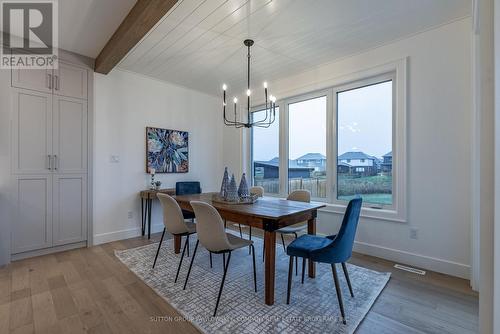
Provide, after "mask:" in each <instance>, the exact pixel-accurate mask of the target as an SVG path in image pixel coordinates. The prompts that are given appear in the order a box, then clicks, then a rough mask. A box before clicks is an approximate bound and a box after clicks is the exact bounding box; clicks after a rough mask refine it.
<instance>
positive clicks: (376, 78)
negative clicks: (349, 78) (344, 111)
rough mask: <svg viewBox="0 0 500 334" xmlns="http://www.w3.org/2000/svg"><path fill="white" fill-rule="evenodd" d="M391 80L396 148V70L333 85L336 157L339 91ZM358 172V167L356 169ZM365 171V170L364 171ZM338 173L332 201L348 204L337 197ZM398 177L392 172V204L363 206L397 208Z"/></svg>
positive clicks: (334, 152) (336, 161)
mask: <svg viewBox="0 0 500 334" xmlns="http://www.w3.org/2000/svg"><path fill="white" fill-rule="evenodd" d="M389 81H391V82H392V150H394V145H395V144H396V138H395V137H396V136H395V134H396V123H395V119H396V109H397V106H396V94H397V92H396V73H395V72H389V73H385V74H381V75H377V76H373V77H370V78H366V79H361V80H356V81H354V82H350V83H348V84H345V85H338V86H335V87H333V96H334V97H335V103H334V106H333V108H334V111H333V112H334V115H335V123H334V125H333V126H334V132H335V136H334V139H333V140H334V143H335V145H334V146H335V148H334V151H333V152H332V154H333V155H334V156H335V157H338V153H339V152H338V142H339V137H338V135H339V134H338V117H339V110H338V94H339V93H343V92H348V91H351V90H355V89H360V88H365V87H370V86H374V85H378V84H382V83H385V82H389ZM364 160H365V159H361V162H364ZM334 163H335V169H336V170H337V166H338V159H336V160H335V162H334ZM356 172H358V171H357V169H356ZM362 172H364V171H362ZM337 174H338V173H336V174H335V189H333V195H332V201H331V203H332V204H334V205H344V206H345V205H347V201H345V200H339V199H337V191H338V187H337V184H338V175H337ZM396 179H397V175H394V171H393V172H392V194H391V195H392V204H390V205H383V204H375V203H367V202H364V203H363V208H371V209H375V210H388V211H394V210H395V208H396V205H395V203H394V202H395V197H396V196H395V193H396V191H395V189H397V188H396V185H395V183H396V182H395V181H396Z"/></svg>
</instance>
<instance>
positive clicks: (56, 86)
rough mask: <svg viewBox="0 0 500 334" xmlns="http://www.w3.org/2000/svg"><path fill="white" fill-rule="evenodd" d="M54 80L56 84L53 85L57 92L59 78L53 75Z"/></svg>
mask: <svg viewBox="0 0 500 334" xmlns="http://www.w3.org/2000/svg"><path fill="white" fill-rule="evenodd" d="M54 78H55V79H56V83H55V85H54V87H55V89H56V90H59V76H58V75H54Z"/></svg>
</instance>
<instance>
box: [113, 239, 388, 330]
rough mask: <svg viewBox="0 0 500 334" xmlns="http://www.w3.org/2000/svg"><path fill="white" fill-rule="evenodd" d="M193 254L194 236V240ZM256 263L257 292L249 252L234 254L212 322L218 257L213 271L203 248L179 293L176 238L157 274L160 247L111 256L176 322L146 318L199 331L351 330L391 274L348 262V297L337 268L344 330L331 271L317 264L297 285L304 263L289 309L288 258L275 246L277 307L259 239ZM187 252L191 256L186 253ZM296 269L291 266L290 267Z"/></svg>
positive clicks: (169, 242) (296, 279)
mask: <svg viewBox="0 0 500 334" xmlns="http://www.w3.org/2000/svg"><path fill="white" fill-rule="evenodd" d="M191 239H193V240H191V243H190V249H191V252H192V251H193V250H194V246H195V242H196V237H193V238H191ZM254 242H255V249H256V261H257V287H258V292H257V293H255V292H254V288H253V274H252V256H251V255H249V254H248V253H249V252H248V248H245V249H240V250H237V251H234V252H233V254H232V256H231V262H230V265H229V269H228V273H227V278H226V283H225V285H224V290H223V293H222V297H221V301H220V304H219V309H218V311H217V317H215V318H214V317H212V314H213V310H214V307H215V302H216V299H217V293H218V291H219V287H220V282H221V279H222V272H223V269H222V255H213V268H210V262H209V256H208V252H207V251H206V250H205V249H204V248H203V247H202V246H201V245H200V246H199V247H198V251H197V254H196V257H195V261H194V264H193V268H192V270H191V275H190V277H189V282H188V285H187V288H186V290H182V287H183V284H184V280H185V277H186V274H187V270H188V267H189V262H190V260H191V257H185V258H184V263H183V266H182V268H181V272H180V274H179V280H178V282H177V283H174V278H175V274H176V270H177V264H178V263H179V259H180V254H174V252H173V240H172V239H169V240H164V242H163V245H162V249H161V250H160V255H159V257H158V261H157V263H156V267H155V269H152V264H153V260H154V256H155V253H156V249H157V247H158V244H157V243H156V244H150V245H147V246H142V247H138V248H133V249H127V250H122V251H115V255H116V256H117V257H118V258H119V259H120V260H121V261H122V262H123V263H124V264H125V265H126V266H127V267H128V268H129V269H130V270H131V271H132V272H134V273H135V274H136V275H137V276H138V277H139V278H140V279H141V280H142V281H144V282H145V283H146V284H147V285H148V286H150V287H151V288H152V289H153V290H154V291H156V293H157V294H158V295H160V296H161V297H163V298H164V299H165V300H166V301H167V302H168V303H170V304H171V305H172V306H173V307H175V308H176V309H177V310H178V311H179V313H180V314H182V316H183V317H182V318H181V319H175V318H171V317H166V316H165V315H161V314H155V315H153V314H152V315H151V321H185V320H187V321H190V322H191V323H193V324H194V325H195V326H196V327H197V328H198V329H199V330H200V331H201V332H203V333H252V334H254V333H259V334H262V333H301V334H302V333H353V332H354V331H355V330H356V328H357V327H358V325H359V324H360V323H361V321H362V320H363V318H364V317H365V316H366V314H367V313H368V311H369V310H370V308H371V306H372V305H373V303H374V302H375V300H376V298H377V297H378V295H379V294H380V293H381V292H382V290H383V288H384V287H385V285H386V284H387V282H388V281H389V278H390V273H380V272H377V271H373V270H369V269H366V268H361V267H358V266H355V265H351V264H348V265H347V267H348V271H349V276H350V278H351V283H352V287H353V290H354V298H351V296H350V294H349V290H348V286H347V283H346V281H345V277H344V275H343V272H342V268H341V266H340V265H338V267H337V271H338V273H339V280H340V285H341V289H342V295H343V297H344V308H345V313H346V319H347V325H344V324H342V322H341V320H340V310H339V305H338V302H337V295H336V293H335V285H334V283H333V275H332V272H331V267H330V265H328V264H317V266H316V278H314V279H311V278H308V277H307V268H306V279H305V282H304V284H301V279H300V276H301V267H302V261H299V267H298V269H299V270H298V275H297V276H295V273H294V275H293V284H292V294H291V302H290V305H286V288H287V278H288V256H287V255H286V254H285V252H284V250H283V248H282V247H281V245H280V244H277V245H276V284H275V304H274V305H273V306H267V305H266V304H265V303H264V282H263V279H264V272H263V270H264V263H263V262H262V239H259V238H254ZM191 255H192V254H191ZM294 269H295V267H294Z"/></svg>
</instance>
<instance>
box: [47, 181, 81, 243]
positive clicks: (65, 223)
mask: <svg viewBox="0 0 500 334" xmlns="http://www.w3.org/2000/svg"><path fill="white" fill-rule="evenodd" d="M53 194H54V197H53V199H54V202H53V244H54V246H58V245H64V244H69V243H74V242H79V241H84V240H87V177H86V175H83V174H82V175H78V174H66V175H62V174H54V179H53Z"/></svg>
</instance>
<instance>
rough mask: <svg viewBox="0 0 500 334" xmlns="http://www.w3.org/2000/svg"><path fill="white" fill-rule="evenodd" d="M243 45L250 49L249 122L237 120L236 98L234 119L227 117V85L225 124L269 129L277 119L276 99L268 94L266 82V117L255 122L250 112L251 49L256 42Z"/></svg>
mask: <svg viewBox="0 0 500 334" xmlns="http://www.w3.org/2000/svg"><path fill="white" fill-rule="evenodd" d="M243 44H244V45H245V46H246V47H247V48H248V53H247V121H246V122H239V121H238V118H237V112H236V111H237V107H238V99H237V98H236V97H234V98H233V103H234V119H233V120H230V119H228V118H227V116H226V90H227V85H226V84H224V85H222V90H223V104H222V109H223V115H224V124H225V125H227V126H234V127H235V128H243V127H244V128H251V127H254V126H255V127H260V128H268V127H269V126H270V125H271V124H273V122H274V120H275V118H276V97H275V96H273V95H269V97H268V94H267V82H264V96H265V101H266V103H265V108H266V109H265V112H266V117H265V118H264V119H262V120H258V121H255V122H254V121H253V120H252V117H251V112H250V95H252V91H251V90H250V47H251V46H252V45H253V44H254V41H253V40H251V39H246V40H244V41H243Z"/></svg>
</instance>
